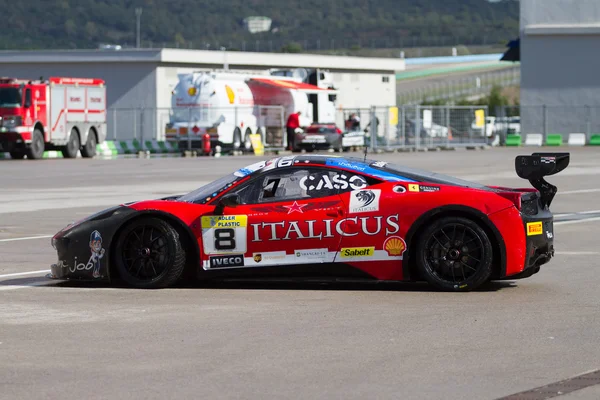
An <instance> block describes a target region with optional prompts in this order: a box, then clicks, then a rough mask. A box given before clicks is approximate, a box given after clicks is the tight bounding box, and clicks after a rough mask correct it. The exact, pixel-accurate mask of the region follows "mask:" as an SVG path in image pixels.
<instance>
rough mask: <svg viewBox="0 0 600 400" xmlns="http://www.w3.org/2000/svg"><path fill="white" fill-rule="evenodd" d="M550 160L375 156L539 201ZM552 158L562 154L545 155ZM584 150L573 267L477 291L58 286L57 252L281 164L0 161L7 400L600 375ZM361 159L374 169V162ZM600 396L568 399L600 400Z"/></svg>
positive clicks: (567, 242)
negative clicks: (64, 237) (517, 164)
mask: <svg viewBox="0 0 600 400" xmlns="http://www.w3.org/2000/svg"><path fill="white" fill-rule="evenodd" d="M537 150H538V149H535V148H521V149H514V148H512V149H511V148H496V149H490V150H476V151H468V150H461V151H455V152H425V153H394V154H381V155H374V156H373V158H377V159H381V160H387V161H391V162H396V163H400V164H405V165H408V166H412V167H419V168H426V169H430V170H434V171H436V172H442V173H446V174H451V175H455V176H458V177H461V178H464V179H471V180H476V181H479V182H482V183H488V184H496V185H505V186H518V187H528V186H529V183H528V182H526V181H523V180H521V179H519V178H518V177H517V176H516V174H515V172H514V157H515V155H517V154H528V153H531V152H533V151H537ZM544 150H547V149H544ZM553 150H554V151H570V152H571V154H572V156H571V164H570V166H569V167H568V168H567V169H566V170H565V171H563V172H561V173H560V174H559V175H557V176H553V177H550V178H549V179H548V180H549V181H550V182H552V183H554V184H555V185H557V186H558V188H559V193H558V195H557V196H556V198H555V201H554V203H553V206H552V209H553V211H554V213H555V214H556V221H557V222H556V223H555V246H556V250H557V254H556V258H555V259H553V260H552V261H551V262H550V263H549V264H547V265H545V266H544V267H543V268H542V270H541V272H540V273H538V274H536V275H534V276H532V277H531V278H528V279H525V280H519V281H506V282H500V283H494V284H492V285H491V286H490V287H488V288H486V289H484V290H479V291H476V292H472V293H460V294H455V293H440V292H436V291H433V290H431V289H430V288H429V287H428V286H427V285H425V284H315V283H311V284H308V283H307V284H283V283H227V284H224V283H223V284H211V285H202V284H197V283H190V284H184V285H181V287H178V288H173V289H165V290H133V289H126V288H118V287H111V286H107V285H101V286H98V285H94V284H89V285H82V284H74V283H58V282H55V281H49V280H47V279H46V278H44V275H45V274H46V273H47V271H48V269H49V265H50V264H51V263H54V262H56V254H55V252H54V250H53V249H52V247H51V246H50V236H51V235H53V234H54V233H55V232H57V231H58V230H60V229H61V228H62V227H63V226H65V225H66V224H67V223H69V222H71V221H74V220H77V219H80V218H83V217H84V216H86V215H89V214H90V213H93V212H96V211H99V210H101V209H103V208H106V207H109V206H111V205H114V204H118V203H121V202H126V201H132V200H140V199H144V198H158V197H164V196H168V195H170V194H177V193H184V192H186V191H190V190H193V189H195V188H197V187H198V186H200V185H202V184H204V183H207V182H209V181H211V180H213V179H216V178H218V177H219V176H222V175H224V174H226V173H229V172H231V171H233V170H234V169H236V168H238V167H241V166H245V165H248V164H251V163H254V162H256V161H258V159H259V158H266V157H252V156H242V157H222V158H206V157H199V158H189V159H186V158H151V159H135V158H133V159H125V158H121V159H115V160H101V159H94V160H87V159H76V160H65V159H51V160H39V161H27V160H23V161H13V160H0V187H1V188H2V190H1V191H0V355H1V356H0V399H54V398H61V399H81V398H86V399H106V398H119V399H130V398H131V399H164V398H216V399H266V398H287V399H308V398H310V399H365V398H368V399H371V398H373V399H375V398H376V399H398V398H401V399H424V398H426V399H498V398H501V397H503V396H508V395H511V394H514V393H517V392H521V391H526V390H531V389H533V388H537V387H540V386H544V385H548V384H552V383H554V382H558V381H561V380H563V379H566V378H569V377H573V376H576V375H580V374H584V373H586V372H589V371H592V370H596V369H600V346H599V345H598V343H600V291H599V290H598V287H599V286H600V274H599V273H598V261H597V260H598V257H599V256H600V248H599V246H598V237H600V179H599V178H598V176H599V175H600V161H599V157H598V156H599V155H600V150H599V149H595V148H574V149H573V148H571V149H566V148H562V149H561V148H555V149H553ZM357 155H358V156H360V154H357ZM599 388H600V386H589V387H587V388H584V389H582V390H578V391H574V392H571V393H568V394H565V395H564V396H562V397H559V398H561V399H569V398H573V399H575V398H577V399H588V398H589V399H597V398H598V394H599V393H600V390H599Z"/></svg>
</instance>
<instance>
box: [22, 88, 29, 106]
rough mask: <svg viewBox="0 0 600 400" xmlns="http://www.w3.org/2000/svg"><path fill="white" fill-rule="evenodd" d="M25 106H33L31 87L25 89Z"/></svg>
mask: <svg viewBox="0 0 600 400" xmlns="http://www.w3.org/2000/svg"><path fill="white" fill-rule="evenodd" d="M23 105H24V106H25V107H31V89H29V88H27V89H25V103H24V104H23Z"/></svg>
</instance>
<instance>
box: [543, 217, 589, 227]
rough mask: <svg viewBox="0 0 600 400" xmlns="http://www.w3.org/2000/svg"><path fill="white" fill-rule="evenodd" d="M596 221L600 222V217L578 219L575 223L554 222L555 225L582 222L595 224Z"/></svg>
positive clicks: (569, 222)
mask: <svg viewBox="0 0 600 400" xmlns="http://www.w3.org/2000/svg"><path fill="white" fill-rule="evenodd" d="M594 221H600V217H594V218H586V219H576V220H573V221H558V222H554V225H568V224H580V223H582V222H594Z"/></svg>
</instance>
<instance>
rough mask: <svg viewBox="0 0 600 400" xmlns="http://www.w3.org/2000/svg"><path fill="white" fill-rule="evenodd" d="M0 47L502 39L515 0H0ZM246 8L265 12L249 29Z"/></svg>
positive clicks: (514, 27)
mask: <svg viewBox="0 0 600 400" xmlns="http://www.w3.org/2000/svg"><path fill="white" fill-rule="evenodd" d="M0 7H1V9H2V12H3V21H4V29H3V30H2V32H1V33H0V48H3V49H21V48H38V49H39V48H50V49H51V48H97V47H98V45H99V43H111V44H119V45H122V46H123V47H133V46H135V38H136V36H135V32H136V17H135V8H136V7H141V8H142V9H143V12H142V15H141V39H142V47H162V46H164V45H166V46H169V47H173V46H179V47H182V48H208V47H209V46H210V48H211V49H214V48H215V47H216V48H218V47H219V46H225V47H227V48H233V49H239V50H242V49H244V50H252V51H254V50H261V51H279V50H281V48H282V47H284V46H285V47H286V49H287V50H289V51H301V50H302V49H311V50H316V49H317V48H320V49H322V50H323V49H330V48H332V47H333V48H351V47H354V48H357V47H363V48H399V47H415V46H447V45H454V44H467V45H468V44H497V43H500V42H501V43H505V42H507V41H508V40H509V39H512V38H514V37H515V36H516V35H517V34H518V24H519V21H518V19H519V2H518V1H517V0H504V1H499V2H493V3H492V2H489V1H487V0H418V1H417V0H302V1H299V0H286V1H284V0H220V1H214V0H169V1H160V0H104V1H102V0H76V1H75V0H56V1H55V0H27V1H21V2H15V1H13V2H8V1H7V0H0ZM249 16H266V17H269V18H271V19H272V26H271V30H270V31H269V32H262V33H256V34H251V33H249V32H248V31H247V30H246V29H245V27H244V24H243V20H244V18H246V17H249Z"/></svg>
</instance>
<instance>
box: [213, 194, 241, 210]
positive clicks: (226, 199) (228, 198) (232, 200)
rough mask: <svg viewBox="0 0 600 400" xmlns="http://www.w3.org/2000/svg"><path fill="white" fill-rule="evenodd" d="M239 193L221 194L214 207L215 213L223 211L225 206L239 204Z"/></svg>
mask: <svg viewBox="0 0 600 400" xmlns="http://www.w3.org/2000/svg"><path fill="white" fill-rule="evenodd" d="M241 202H242V201H241V199H240V195H239V194H237V193H230V194H226V195H225V196H223V198H222V199H221V200H219V203H218V204H217V208H215V214H217V215H219V214H222V213H223V210H224V209H225V207H236V206H238V205H240V204H241Z"/></svg>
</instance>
